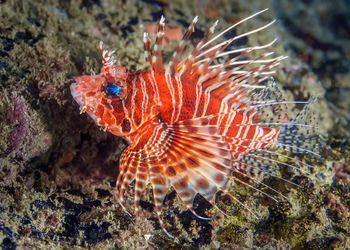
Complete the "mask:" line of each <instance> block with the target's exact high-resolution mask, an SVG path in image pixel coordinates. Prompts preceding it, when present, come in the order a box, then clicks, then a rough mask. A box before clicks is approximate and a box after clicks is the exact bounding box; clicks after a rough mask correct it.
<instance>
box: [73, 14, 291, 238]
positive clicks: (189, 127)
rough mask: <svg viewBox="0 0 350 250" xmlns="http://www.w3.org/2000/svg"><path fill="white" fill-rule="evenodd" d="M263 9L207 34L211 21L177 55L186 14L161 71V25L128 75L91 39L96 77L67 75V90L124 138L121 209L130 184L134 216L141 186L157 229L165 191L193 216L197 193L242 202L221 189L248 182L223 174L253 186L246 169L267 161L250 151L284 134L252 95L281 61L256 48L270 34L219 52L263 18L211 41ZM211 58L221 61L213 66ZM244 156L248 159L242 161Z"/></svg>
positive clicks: (119, 187)
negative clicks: (139, 66) (144, 65)
mask: <svg viewBox="0 0 350 250" xmlns="http://www.w3.org/2000/svg"><path fill="white" fill-rule="evenodd" d="M264 11H265V10H263V11H261V12H258V13H256V14H254V15H252V16H250V17H247V18H246V19H244V20H242V21H240V22H238V23H237V24H235V25H232V26H231V27H229V28H228V29H226V30H224V31H223V32H221V33H220V34H218V35H216V36H214V37H212V35H213V33H214V29H215V26H216V25H217V22H216V23H214V25H213V26H212V27H211V28H210V29H209V31H208V33H207V35H206V36H205V37H204V38H203V39H202V40H201V41H200V42H199V43H198V44H197V45H196V46H195V47H194V49H193V51H192V52H191V53H190V54H189V55H186V56H185V57H184V59H182V60H180V57H181V56H182V52H183V50H184V47H185V46H186V45H187V44H188V43H187V42H188V40H189V39H190V36H191V34H192V33H193V31H194V25H195V23H196V22H197V20H198V18H197V17H196V18H195V19H194V20H193V21H192V23H191V24H190V26H189V27H188V29H187V31H186V33H185V34H184V37H183V39H182V41H180V43H179V46H178V47H177V49H176V50H175V52H174V54H173V56H172V57H171V58H170V61H169V63H168V64H167V65H166V67H164V66H163V62H162V54H161V50H160V47H161V46H160V45H161V42H162V39H163V37H164V25H165V23H164V18H163V17H162V19H161V20H160V23H159V28H158V32H157V37H156V41H155V45H154V49H153V52H152V51H151V49H150V39H149V38H148V34H146V33H145V35H144V47H145V58H146V61H147V62H148V66H149V70H148V71H136V72H131V71H128V70H127V69H126V68H124V67H122V66H119V65H117V64H116V63H115V60H114V58H113V56H112V54H113V53H114V51H111V52H109V51H107V50H104V49H103V43H102V42H101V43H100V49H101V54H102V60H103V67H102V69H101V73H100V74H98V75H84V76H79V77H76V78H75V83H73V84H72V85H71V92H72V95H73V98H74V99H75V100H76V102H77V103H78V104H79V106H80V108H81V112H86V113H87V114H88V115H89V116H90V117H91V118H92V119H93V120H94V121H95V123H96V124H97V125H98V126H100V127H102V128H103V129H105V130H107V131H109V132H111V133H112V134H114V135H117V136H121V137H123V138H124V139H126V140H127V141H128V142H129V146H128V147H127V148H126V149H125V151H124V152H123V153H122V155H121V158H120V169H119V176H118V180H117V187H116V188H117V194H118V199H119V202H120V204H121V206H122V207H123V208H124V209H125V205H124V193H125V190H126V188H127V187H128V186H129V184H130V183H131V182H133V181H135V191H134V192H135V193H134V207H135V213H138V212H139V210H140V197H141V195H142V193H143V192H144V191H145V189H146V186H147V184H148V183H151V185H152V190H153V195H154V203H155V210H156V212H157V215H158V218H159V222H160V224H161V226H162V228H163V229H164V231H165V232H166V230H165V227H164V225H163V222H162V220H161V206H162V202H163V200H164V197H165V195H166V193H167V191H168V189H169V188H170V187H173V188H174V189H175V190H176V192H177V194H178V195H179V197H180V198H181V200H182V201H183V202H184V204H185V205H186V206H187V208H188V209H189V210H191V211H192V212H193V213H194V214H195V215H197V214H196V213H195V211H194V210H193V208H192V202H193V200H194V198H195V196H196V195H197V194H200V195H201V196H203V197H204V198H205V199H207V200H208V201H209V202H211V203H212V204H213V205H214V206H215V202H214V196H215V194H216V193H217V192H218V191H223V192H224V193H226V194H228V195H229V196H230V197H231V198H233V199H234V200H236V201H237V202H239V203H240V204H241V205H242V206H244V205H243V203H241V202H240V201H238V200H237V199H236V198H235V197H234V195H233V194H231V193H229V192H228V187H229V185H228V183H230V182H239V183H242V184H245V185H247V186H249V187H251V186H250V184H247V183H246V182H245V181H242V180H240V179H238V178H237V177H234V176H233V175H232V173H236V174H239V175H240V176H243V177H248V178H249V179H250V180H252V181H253V182H257V180H255V179H254V178H253V177H251V176H250V175H249V173H250V171H252V170H259V165H258V164H254V162H257V161H258V160H259V159H263V160H269V159H266V158H264V157H262V156H259V155H255V154H254V153H251V152H256V151H259V150H260V151H261V152H265V153H266V152H267V153H271V154H273V152H272V151H267V150H266V149H268V148H271V147H277V146H279V145H282V143H280V141H279V139H280V138H285V131H286V129H285V128H284V129H283V131H284V135H283V136H281V131H282V130H281V127H283V126H266V123H263V122H262V120H261V118H260V114H259V110H260V109H259V108H260V107H261V106H269V105H274V102H273V101H266V100H265V99H261V98H260V96H261V95H259V93H260V89H264V88H265V87H264V86H261V85H260V83H261V82H262V80H261V79H262V78H264V79H266V76H269V75H270V74H272V73H274V71H273V70H272V68H273V67H274V66H276V65H277V64H278V63H279V62H280V61H281V60H282V59H283V58H284V57H275V58H270V56H271V53H265V52H264V50H265V48H267V47H269V46H271V45H272V44H273V43H274V41H275V40H273V41H272V42H271V43H269V44H266V45H262V46H256V47H248V48H237V49H235V50H231V51H227V50H225V49H226V48H227V46H228V45H230V44H231V43H232V42H233V41H235V40H236V39H238V38H240V37H242V36H248V35H250V34H252V33H256V32H258V31H260V30H263V29H265V28H266V27H268V26H269V25H271V24H272V23H273V22H271V23H269V24H267V25H265V26H261V27H259V28H257V29H255V30H253V31H250V32H247V33H245V34H243V35H241V36H237V37H233V38H231V39H228V40H225V41H223V42H220V43H219V42H217V39H218V38H220V37H222V35H223V34H225V33H227V32H228V31H229V30H231V29H233V28H235V27H236V26H237V25H239V24H240V23H242V22H244V21H247V20H248V19H251V18H253V17H254V16H256V15H258V14H260V13H262V12H264ZM255 50H262V51H263V53H261V55H260V56H259V57H257V58H255V59H246V58H245V56H246V55H248V54H249V53H250V52H251V51H255ZM229 56H231V57H229ZM218 58H220V59H224V60H223V62H222V63H218V62H217V59H218ZM259 98H260V99H259ZM277 104H278V103H277ZM276 154H278V153H276ZM247 156H250V157H251V158H252V159H253V163H252V161H246V160H245V159H246V157H247ZM260 171H263V170H260ZM197 216H198V217H200V218H203V217H201V216H199V215H197ZM203 219H205V218H203Z"/></svg>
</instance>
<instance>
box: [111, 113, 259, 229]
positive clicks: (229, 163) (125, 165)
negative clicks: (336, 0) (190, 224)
mask: <svg viewBox="0 0 350 250" xmlns="http://www.w3.org/2000/svg"><path fill="white" fill-rule="evenodd" d="M199 124H202V125H199ZM211 129H212V127H211V126H210V125H208V124H203V122H202V121H201V122H196V121H195V120H194V121H186V122H178V123H176V124H172V125H165V124H159V125H156V126H153V127H152V128H151V127H150V130H149V131H148V132H144V133H140V136H139V138H137V139H138V140H137V141H138V144H137V145H136V144H131V145H129V147H128V148H127V149H126V150H125V151H124V152H123V154H122V157H121V161H120V164H121V171H120V174H119V178H118V181H117V191H118V194H119V199H120V201H121V203H122V204H123V200H124V192H125V190H126V187H127V186H128V185H129V184H130V183H131V182H132V181H134V180H135V198H134V205H135V210H136V211H138V209H139V200H140V197H141V194H142V192H143V191H144V189H145V187H146V184H147V182H148V181H149V182H151V184H152V189H153V195H154V204H155V210H156V212H157V215H158V218H159V221H160V224H161V226H162V228H163V229H164V231H165V232H166V230H165V226H164V225H163V223H162V220H161V206H162V203H163V200H164V198H165V195H166V193H167V190H168V189H169V187H171V186H172V187H173V188H174V189H175V190H176V192H177V194H178V195H179V197H180V199H181V200H182V201H183V202H184V204H185V205H186V207H187V208H188V209H189V210H191V211H192V212H193V213H194V214H195V215H196V216H198V217H200V218H203V219H205V218H204V217H201V216H199V215H197V214H196V213H195V211H194V209H193V201H194V198H195V197H196V195H197V194H200V195H201V196H202V197H204V198H205V199H206V200H207V201H209V202H210V203H211V204H212V205H214V206H215V201H214V198H215V194H216V193H217V192H218V191H222V192H224V193H226V194H228V195H229V196H230V197H231V198H232V199H234V200H235V201H237V202H238V203H240V204H241V205H242V206H244V205H243V204H242V203H241V202H240V201H239V200H237V199H236V198H235V197H234V196H233V195H232V194H230V193H229V191H228V185H227V184H228V183H229V182H230V181H235V182H239V183H242V184H244V185H247V186H249V187H252V186H251V185H250V184H248V183H246V182H244V181H242V180H240V179H239V178H237V177H235V176H234V175H232V174H233V173H238V174H240V175H242V176H244V177H248V178H249V176H245V175H244V173H242V172H241V171H240V169H239V167H238V166H239V164H244V163H243V162H240V160H238V159H235V158H234V157H233V156H232V146H231V145H230V143H228V142H227V141H226V140H225V138H224V137H220V134H219V132H218V128H214V129H216V131H210V130H211ZM253 188H254V187H253ZM244 207H245V206H244ZM248 210H249V209H248ZM249 211H250V210H249Z"/></svg>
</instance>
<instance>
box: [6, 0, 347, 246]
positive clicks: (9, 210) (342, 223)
mask: <svg viewBox="0 0 350 250" xmlns="http://www.w3.org/2000/svg"><path fill="white" fill-rule="evenodd" d="M265 8H269V10H268V11H267V12H265V13H263V14H262V15H261V16H259V17H257V18H254V19H253V20H251V21H249V22H248V23H247V24H244V25H242V26H240V27H239V28H237V29H235V30H233V31H232V32H230V34H227V35H228V36H231V37H232V36H233V35H235V34H239V33H242V32H245V31H248V30H249V29H251V28H252V27H257V26H259V24H260V25H261V24H262V23H266V22H269V21H271V20H273V19H276V23H275V24H274V25H272V26H271V27H270V28H268V29H267V30H266V31H264V32H261V33H259V34H256V35H254V36H252V37H249V38H248V39H240V40H239V41H237V43H236V44H234V45H233V46H236V47H237V46H245V45H247V46H248V45H252V44H255V45H257V44H264V43H267V42H269V41H271V40H272V39H273V38H275V37H278V42H277V43H276V44H275V45H273V47H272V48H271V49H272V50H273V51H275V53H276V55H277V56H279V55H286V56H288V59H286V60H284V61H283V62H282V64H281V66H279V67H278V69H277V72H276V75H275V80H276V81H277V82H278V84H279V85H280V86H281V89H282V90H283V93H284V95H285V96H287V97H288V99H290V100H308V99H309V98H312V97H315V96H317V97H318V100H317V102H315V103H314V104H313V105H311V107H310V110H309V111H308V112H309V114H310V116H311V115H312V117H313V119H312V122H313V123H314V124H312V125H314V126H317V127H318V129H317V130H316V134H317V135H318V136H319V138H320V144H319V145H320V146H319V151H320V154H321V157H320V158H319V159H316V160H310V159H309V158H308V157H307V156H296V157H299V158H300V159H302V160H305V161H308V162H309V163H310V164H312V165H313V166H314V168H313V169H312V171H311V174H309V175H307V174H302V173H293V174H292V175H290V176H289V177H290V179H291V180H292V181H293V182H296V183H297V184H298V185H299V186H301V188H299V187H298V188H295V187H290V186H288V185H286V183H280V181H276V180H271V179H267V180H266V182H267V183H268V185H270V186H272V187H274V188H276V189H278V190H281V192H282V193H283V194H284V195H286V196H287V197H288V198H289V199H290V202H286V201H282V202H280V203H275V202H273V201H271V200H268V199H266V197H264V196H262V195H260V194H258V193H257V192H256V191H254V190H251V189H247V188H245V187H241V186H239V185H233V187H232V189H231V192H232V193H234V194H235V195H237V197H238V198H239V199H240V200H242V201H244V202H245V204H246V205H247V206H249V207H250V208H251V209H252V210H253V211H255V212H256V213H258V214H259V215H260V218H259V219H256V218H254V217H252V216H251V215H250V214H249V213H248V212H247V211H245V210H244V209H243V208H242V207H241V206H239V205H238V204H236V203H234V202H233V201H230V200H229V199H228V198H227V197H224V196H220V197H218V198H217V204H218V206H220V207H221V208H222V209H223V210H225V211H226V212H227V213H228V214H230V215H231V216H232V217H225V216H223V215H222V214H220V213H219V212H218V211H216V210H215V209H213V208H212V207H211V206H210V204H208V203H207V202H206V201H205V200H204V199H202V198H200V197H198V199H196V201H195V209H196V211H198V212H199V213H200V214H206V215H207V216H208V215H211V216H212V217H213V220H212V221H204V220H201V219H198V218H196V217H195V216H194V215H192V214H191V213H190V212H189V211H187V210H186V209H185V207H184V206H183V205H182V202H181V201H180V200H179V198H178V197H176V193H175V192H174V191H173V190H169V194H168V196H167V197H166V200H165V203H164V207H163V215H164V221H165V224H166V226H167V228H168V229H169V231H170V233H172V234H173V235H174V236H175V239H174V240H173V239H169V238H168V237H167V236H166V235H165V234H164V233H163V232H162V230H161V229H160V227H159V224H158V222H157V217H156V215H155V213H154V207H153V201H152V195H151V192H150V189H148V190H147V191H146V194H145V195H144V197H143V198H142V203H141V206H142V208H143V210H144V214H143V215H142V216H141V217H140V218H135V217H132V218H130V217H129V216H128V215H126V214H125V213H124V212H123V210H122V209H121V208H120V206H119V205H118V203H117V202H116V199H115V197H114V196H115V183H116V178H117V176H118V166H119V164H118V161H119V157H120V155H121V153H122V151H123V149H124V148H125V147H126V146H127V143H126V142H125V141H123V140H122V139H121V138H118V137H116V136H113V135H112V134H110V133H106V132H104V131H102V130H100V129H99V128H98V127H97V126H96V125H95V124H94V123H93V121H92V119H91V118H89V117H88V116H87V115H86V114H83V115H80V114H79V107H78V105H77V104H76V103H75V102H74V100H73V98H72V96H71V94H70V91H69V86H70V84H71V83H72V82H73V81H74V76H79V75H85V74H90V69H91V68H93V69H94V70H95V71H96V72H99V69H100V68H101V57H100V52H99V49H98V43H99V41H100V40H103V41H104V43H105V47H106V48H110V49H116V50H117V54H116V59H117V62H118V64H120V65H123V66H125V67H127V68H129V69H130V70H144V69H146V64H145V61H144V57H143V32H144V30H145V29H146V28H147V27H148V28H149V29H151V28H150V27H153V26H154V25H155V24H156V22H158V21H159V19H160V17H161V15H164V16H165V17H166V22H167V24H168V25H169V26H170V27H171V29H172V30H174V34H175V35H174V37H173V36H170V34H169V37H168V40H167V43H168V45H167V48H166V49H165V51H164V56H165V57H169V56H170V55H171V53H172V51H173V49H174V48H175V47H176V44H177V43H178V40H179V35H178V32H179V31H181V30H182V32H183V31H184V30H185V28H186V27H187V26H188V25H189V23H190V22H191V20H192V19H193V17H194V16H196V15H198V16H199V22H198V25H196V32H195V34H194V36H193V37H192V42H193V43H195V42H196V41H198V39H200V38H202V37H203V35H204V34H205V32H206V31H207V30H208V28H209V27H210V26H211V24H212V23H213V22H214V21H215V20H217V19H219V20H220V25H219V28H221V29H223V28H224V27H228V26H230V25H232V24H233V23H235V22H237V21H238V20H240V19H242V18H245V17H247V16H249V15H251V14H253V13H255V12H257V11H259V10H262V9H265ZM150 32H151V31H150ZM224 38H226V37H224ZM228 38H230V37H227V38H226V39H228ZM349 66H350V1H348V0H334V1H326V0H323V1H322V0H319V1H317V0H298V1H297V0H295V1H288V0H266V1H265V0H261V1H254V0H245V1H243V0H241V1H239V0H220V1H210V0H196V1H188V0H187V1H185V0H180V1H177V0H174V1H171V0H158V1H156V0H140V1H136V0H135V1H131V0H76V1H68V0H52V1H49V0H47V1H40V0H39V1H19V0H17V1H16V0H0V244H1V246H2V248H3V249H36V248H40V249H72V248H74V249H82V248H92V249H198V248H201V249H202V248H203V249H236V248H237V249H242V248H243V249H245V248H249V249H251V248H253V249H254V248H255V249H260V248H268V249H275V248H283V249H284V248H288V249H290V248H294V249H329V248H346V247H349V245H350V221H349V220H350V219H349V215H350V214H349V210H350V185H349V180H350V126H349V122H350V67H349ZM297 108H298V107H297ZM291 112H296V111H295V110H293V111H291ZM127 196H129V197H130V198H132V191H128V193H127Z"/></svg>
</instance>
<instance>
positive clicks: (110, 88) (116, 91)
mask: <svg viewBox="0 0 350 250" xmlns="http://www.w3.org/2000/svg"><path fill="white" fill-rule="evenodd" d="M121 86H122V83H121V82H116V83H109V82H104V83H103V84H102V86H101V92H102V93H103V94H104V95H105V96H106V97H107V98H113V97H116V96H118V97H120V95H121V94H122V87H121Z"/></svg>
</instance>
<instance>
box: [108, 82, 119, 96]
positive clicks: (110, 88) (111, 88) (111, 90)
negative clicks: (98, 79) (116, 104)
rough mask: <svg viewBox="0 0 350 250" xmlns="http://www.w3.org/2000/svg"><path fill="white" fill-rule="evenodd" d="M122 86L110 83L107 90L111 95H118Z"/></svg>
mask: <svg viewBox="0 0 350 250" xmlns="http://www.w3.org/2000/svg"><path fill="white" fill-rule="evenodd" d="M120 89H121V88H120V87H118V86H117V85H113V84H108V85H107V87H106V91H107V93H108V94H109V95H111V96H115V95H118V93H119V92H120Z"/></svg>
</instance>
